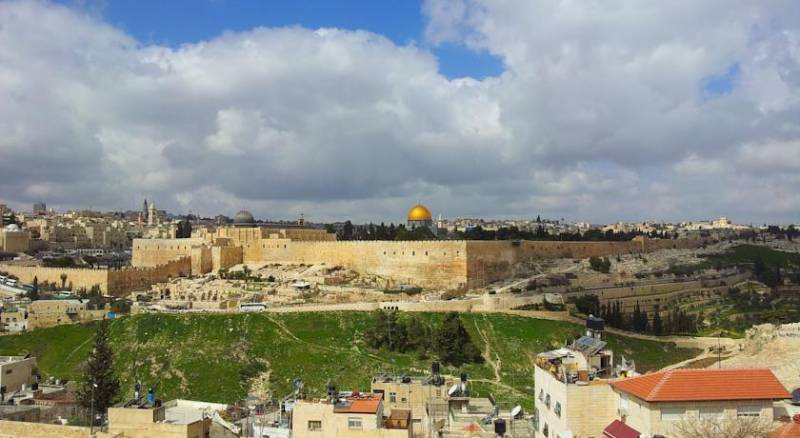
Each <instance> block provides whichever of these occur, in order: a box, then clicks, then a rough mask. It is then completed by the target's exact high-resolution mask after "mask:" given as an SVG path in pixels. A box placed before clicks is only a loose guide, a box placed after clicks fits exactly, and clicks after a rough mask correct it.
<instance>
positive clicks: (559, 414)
mask: <svg viewBox="0 0 800 438" xmlns="http://www.w3.org/2000/svg"><path fill="white" fill-rule="evenodd" d="M553 412H555V413H556V416H557V417H558V418H561V402H556V407H555V409H554V410H553Z"/></svg>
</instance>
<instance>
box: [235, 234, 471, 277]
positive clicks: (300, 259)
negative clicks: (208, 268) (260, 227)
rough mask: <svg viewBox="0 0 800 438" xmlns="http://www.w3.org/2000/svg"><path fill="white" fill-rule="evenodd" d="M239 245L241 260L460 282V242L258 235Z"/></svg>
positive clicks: (463, 259) (463, 262)
mask: <svg viewBox="0 0 800 438" xmlns="http://www.w3.org/2000/svg"><path fill="white" fill-rule="evenodd" d="M257 246H258V247H253V246H252V245H251V246H250V247H248V248H245V251H244V252H245V260H244V261H245V262H249V261H253V262H255V261H270V262H291V263H308V264H313V263H325V264H328V265H332V266H337V265H339V266H343V267H346V268H348V269H352V270H354V271H358V272H364V273H368V274H370V275H376V276H378V277H383V278H385V279H387V280H389V281H388V282H389V284H390V285H399V284H415V285H419V286H423V287H434V288H461V287H464V286H466V282H467V280H466V278H467V253H466V242H465V241H456V240H452V241H414V242H391V241H348V242H294V241H291V240H286V239H263V240H262V241H261V242H260V244H258V245H257Z"/></svg>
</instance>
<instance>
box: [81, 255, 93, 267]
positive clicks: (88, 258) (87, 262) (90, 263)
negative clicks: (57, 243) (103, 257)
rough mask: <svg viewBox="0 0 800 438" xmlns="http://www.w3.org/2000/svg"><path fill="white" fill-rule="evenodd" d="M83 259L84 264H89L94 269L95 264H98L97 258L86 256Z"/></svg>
mask: <svg viewBox="0 0 800 438" xmlns="http://www.w3.org/2000/svg"><path fill="white" fill-rule="evenodd" d="M81 258H82V259H83V261H84V263H86V264H88V265H89V266H91V267H92V268H94V265H95V263H97V257H95V256H91V255H85V256H83V257H81Z"/></svg>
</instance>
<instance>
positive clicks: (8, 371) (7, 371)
mask: <svg viewBox="0 0 800 438" xmlns="http://www.w3.org/2000/svg"><path fill="white" fill-rule="evenodd" d="M11 371H14V370H12V369H8V370H6V374H11Z"/></svg>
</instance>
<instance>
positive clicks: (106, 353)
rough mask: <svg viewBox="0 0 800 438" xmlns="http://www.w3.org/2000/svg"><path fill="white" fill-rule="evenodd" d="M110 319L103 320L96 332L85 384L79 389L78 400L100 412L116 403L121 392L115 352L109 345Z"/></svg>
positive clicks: (84, 380)
mask: <svg viewBox="0 0 800 438" xmlns="http://www.w3.org/2000/svg"><path fill="white" fill-rule="evenodd" d="M109 328H110V324H109V322H108V321H102V322H100V323H99V324H98V326H97V331H96V332H95V334H94V349H93V350H92V352H91V354H89V359H88V361H87V363H86V369H85V373H84V377H83V384H82V386H81V388H80V389H79V390H78V400H79V401H80V403H81V405H82V406H83V407H85V408H90V409H91V408H92V406H94V409H95V411H96V412H98V413H105V412H106V410H108V408H109V407H110V406H112V405H113V404H114V401H115V400H116V398H117V394H118V393H119V380H118V379H117V377H116V376H115V375H114V354H113V353H112V352H111V346H110V345H109Z"/></svg>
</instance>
